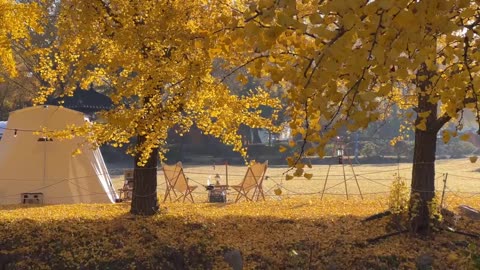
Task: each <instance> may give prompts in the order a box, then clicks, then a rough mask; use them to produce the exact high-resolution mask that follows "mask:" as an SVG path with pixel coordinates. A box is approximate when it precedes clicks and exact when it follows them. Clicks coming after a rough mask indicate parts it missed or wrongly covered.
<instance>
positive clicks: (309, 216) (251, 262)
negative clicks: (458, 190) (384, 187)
mask: <svg viewBox="0 0 480 270" xmlns="http://www.w3.org/2000/svg"><path fill="white" fill-rule="evenodd" d="M385 201H386V198H383V197H382V198H379V197H377V198H370V199H367V200H363V201H361V200H357V199H354V200H352V199H350V200H348V201H347V200H345V199H343V198H342V199H339V198H337V199H334V198H327V199H324V200H320V199H319V198H318V196H317V197H297V198H289V199H282V200H268V201H266V202H260V203H238V204H226V205H225V204H208V203H199V204H189V203H185V204H182V203H167V204H162V209H161V213H160V214H158V215H157V216H154V217H149V218H142V217H140V218H139V217H134V216H131V215H130V214H129V213H128V210H129V205H128V204H116V205H68V206H62V205H58V206H43V207H20V206H3V207H1V208H0V268H1V267H2V266H4V267H6V269H229V266H228V264H227V263H226V262H225V261H224V254H225V253H226V252H227V251H229V250H232V249H238V250H240V251H241V254H242V257H243V260H244V269H412V268H413V269H414V268H415V267H416V261H417V260H418V258H419V257H420V256H422V255H425V256H424V257H427V258H432V259H433V267H434V269H479V267H480V264H479V263H480V248H478V246H480V243H479V240H478V239H475V238H473V237H469V236H463V235H460V234H456V233H451V232H446V231H439V232H436V233H434V234H433V235H432V237H429V238H428V239H417V238H413V237H411V236H409V235H408V234H401V235H397V236H392V237H389V238H386V239H384V240H379V241H376V242H373V243H369V242H367V241H366V240H367V239H372V238H375V237H379V236H382V235H385V234H386V233H388V232H390V231H389V230H388V226H387V223H388V217H387V218H382V219H377V220H374V221H369V222H364V221H363V219H364V218H365V217H367V216H370V215H372V214H375V213H378V212H381V211H384V210H385ZM460 203H462V204H468V205H470V206H472V207H476V208H479V207H480V198H478V197H477V198H475V197H472V198H470V199H462V201H461V202H460V201H456V200H455V199H454V197H452V198H448V201H447V205H448V206H449V209H451V210H455V209H456V206H457V205H458V204H460ZM456 228H457V229H459V230H461V231H466V232H470V233H474V234H479V233H480V222H479V221H472V220H470V219H468V218H464V217H460V218H456Z"/></svg>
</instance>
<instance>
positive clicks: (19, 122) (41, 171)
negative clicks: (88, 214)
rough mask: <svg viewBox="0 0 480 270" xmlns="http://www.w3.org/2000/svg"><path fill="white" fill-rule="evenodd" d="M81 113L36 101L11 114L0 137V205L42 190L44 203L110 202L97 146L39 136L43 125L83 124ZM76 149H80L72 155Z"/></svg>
mask: <svg viewBox="0 0 480 270" xmlns="http://www.w3.org/2000/svg"><path fill="white" fill-rule="evenodd" d="M85 121H86V120H85V118H84V115H83V114H82V113H80V112H77V111H73V110H70V109H66V108H63V107H57V106H48V107H43V106H36V107H30V108H26V109H22V110H18V111H14V112H12V113H10V117H9V119H8V124H7V127H6V129H5V132H4V134H3V137H2V140H1V141H0V204H17V203H22V194H24V193H42V195H43V203H45V204H71V203H112V202H115V200H116V198H117V195H116V193H115V190H114V188H113V186H112V182H111V179H110V175H109V174H108V171H107V169H106V166H105V163H104V161H103V158H102V155H101V153H100V150H99V149H92V147H91V146H89V145H82V143H83V142H84V139H83V138H81V137H75V138H74V139H71V140H69V139H63V140H62V139H58V138H53V139H52V140H42V138H41V137H42V136H41V135H38V134H35V132H34V131H40V130H41V129H42V128H46V129H47V130H61V129H65V128H67V127H68V126H69V125H83V124H84V123H85ZM78 148H80V150H81V153H80V154H77V155H72V154H73V152H74V151H75V150H76V149H78Z"/></svg>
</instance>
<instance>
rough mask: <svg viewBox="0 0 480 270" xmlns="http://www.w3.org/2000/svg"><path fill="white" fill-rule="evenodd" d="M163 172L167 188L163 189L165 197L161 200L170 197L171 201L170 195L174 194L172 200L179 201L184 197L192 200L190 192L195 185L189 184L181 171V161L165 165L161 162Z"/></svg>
mask: <svg viewBox="0 0 480 270" xmlns="http://www.w3.org/2000/svg"><path fill="white" fill-rule="evenodd" d="M162 170H163V174H164V176H165V183H166V185H167V189H166V190H165V198H164V199H163V202H165V201H166V200H167V198H170V201H172V195H171V193H173V195H174V197H175V198H174V200H173V201H179V200H182V199H183V202H185V200H186V199H188V200H189V201H191V202H192V203H193V202H194V201H193V196H192V192H193V191H194V190H195V189H196V188H197V186H189V185H188V179H187V178H186V177H185V174H184V173H183V168H182V163H181V162H177V164H175V165H167V164H162Z"/></svg>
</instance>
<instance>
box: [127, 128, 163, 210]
mask: <svg viewBox="0 0 480 270" xmlns="http://www.w3.org/2000/svg"><path fill="white" fill-rule="evenodd" d="M137 138H138V141H137V144H141V143H143V142H144V141H145V139H146V138H145V136H141V135H138V137H137ZM139 160H140V154H137V155H136V156H135V167H134V168H135V169H134V172H133V177H134V186H133V196H132V204H131V209H130V213H132V214H135V215H144V216H151V215H154V214H156V213H157V212H158V209H159V205H158V198H157V163H158V149H157V148H155V149H152V153H151V154H150V157H149V158H148V161H147V163H146V164H145V166H144V167H140V166H138V161H139Z"/></svg>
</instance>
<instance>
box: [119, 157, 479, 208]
mask: <svg viewBox="0 0 480 270" xmlns="http://www.w3.org/2000/svg"><path fill="white" fill-rule="evenodd" d="M411 169H412V164H411V163H400V164H375V165H372V164H368V165H361V164H354V165H353V166H350V165H345V166H342V165H338V164H334V165H331V166H329V165H313V167H312V168H311V169H307V170H306V171H307V172H309V173H313V175H314V176H313V178H312V179H310V180H307V179H305V178H302V177H300V178H294V179H293V180H289V181H286V180H285V175H284V173H285V172H286V171H287V170H288V168H287V167H285V166H270V167H269V168H268V170H267V173H266V175H267V176H268V177H267V179H266V180H265V181H264V182H263V186H264V190H265V191H266V195H267V197H270V198H273V199H278V197H277V196H275V195H274V192H273V190H274V189H277V188H280V189H281V190H282V196H284V197H285V196H287V197H291V196H305V195H307V194H308V195H316V196H321V195H322V192H323V190H324V187H325V191H324V197H332V196H334V197H338V198H342V197H343V198H345V199H346V198H347V195H346V193H348V197H349V198H354V197H360V192H361V193H362V195H363V196H364V197H366V198H368V197H369V196H373V195H375V196H377V195H388V192H389V189H390V185H391V182H392V180H393V179H394V177H395V175H399V176H401V177H403V178H405V179H406V182H407V184H410V181H411V173H412V172H411ZM344 171H345V173H344ZM116 172H117V175H116V176H112V179H113V182H114V185H115V186H116V187H117V188H120V187H121V186H122V185H123V176H121V175H118V173H120V172H121V170H116ZM184 172H185V175H186V176H187V177H188V178H189V179H190V183H191V185H198V186H199V188H197V189H196V190H195V192H194V194H195V198H196V202H204V201H206V199H207V192H206V191H205V189H204V188H203V187H202V186H201V185H205V184H206V182H207V179H208V177H210V178H211V179H213V177H214V176H215V174H217V173H218V174H219V175H220V176H221V182H222V184H224V183H225V180H226V174H225V172H226V168H225V166H224V165H217V166H215V167H213V166H195V165H184ZM245 172H246V167H245V166H228V183H229V184H230V185H232V184H238V183H240V182H241V180H242V179H243V177H244V175H245ZM327 173H328V177H327ZM446 174H448V175H446ZM445 177H446V180H447V181H446V194H447V195H448V196H457V197H460V198H462V197H475V196H480V162H479V163H471V162H470V161H469V160H468V158H464V159H450V160H438V161H437V162H436V185H435V186H436V189H437V191H439V192H441V191H442V190H443V186H444V182H443V181H444V179H445ZM212 182H213V180H212ZM325 182H326V183H325ZM345 183H346V185H345ZM357 183H358V186H357ZM358 187H360V191H359V188H358ZM158 192H159V196H160V197H162V196H163V194H164V192H165V179H164V176H163V173H162V172H161V171H159V173H158ZM229 192H230V193H232V191H231V190H230V191H229ZM231 195H235V194H230V196H229V199H232V196H231Z"/></svg>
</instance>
